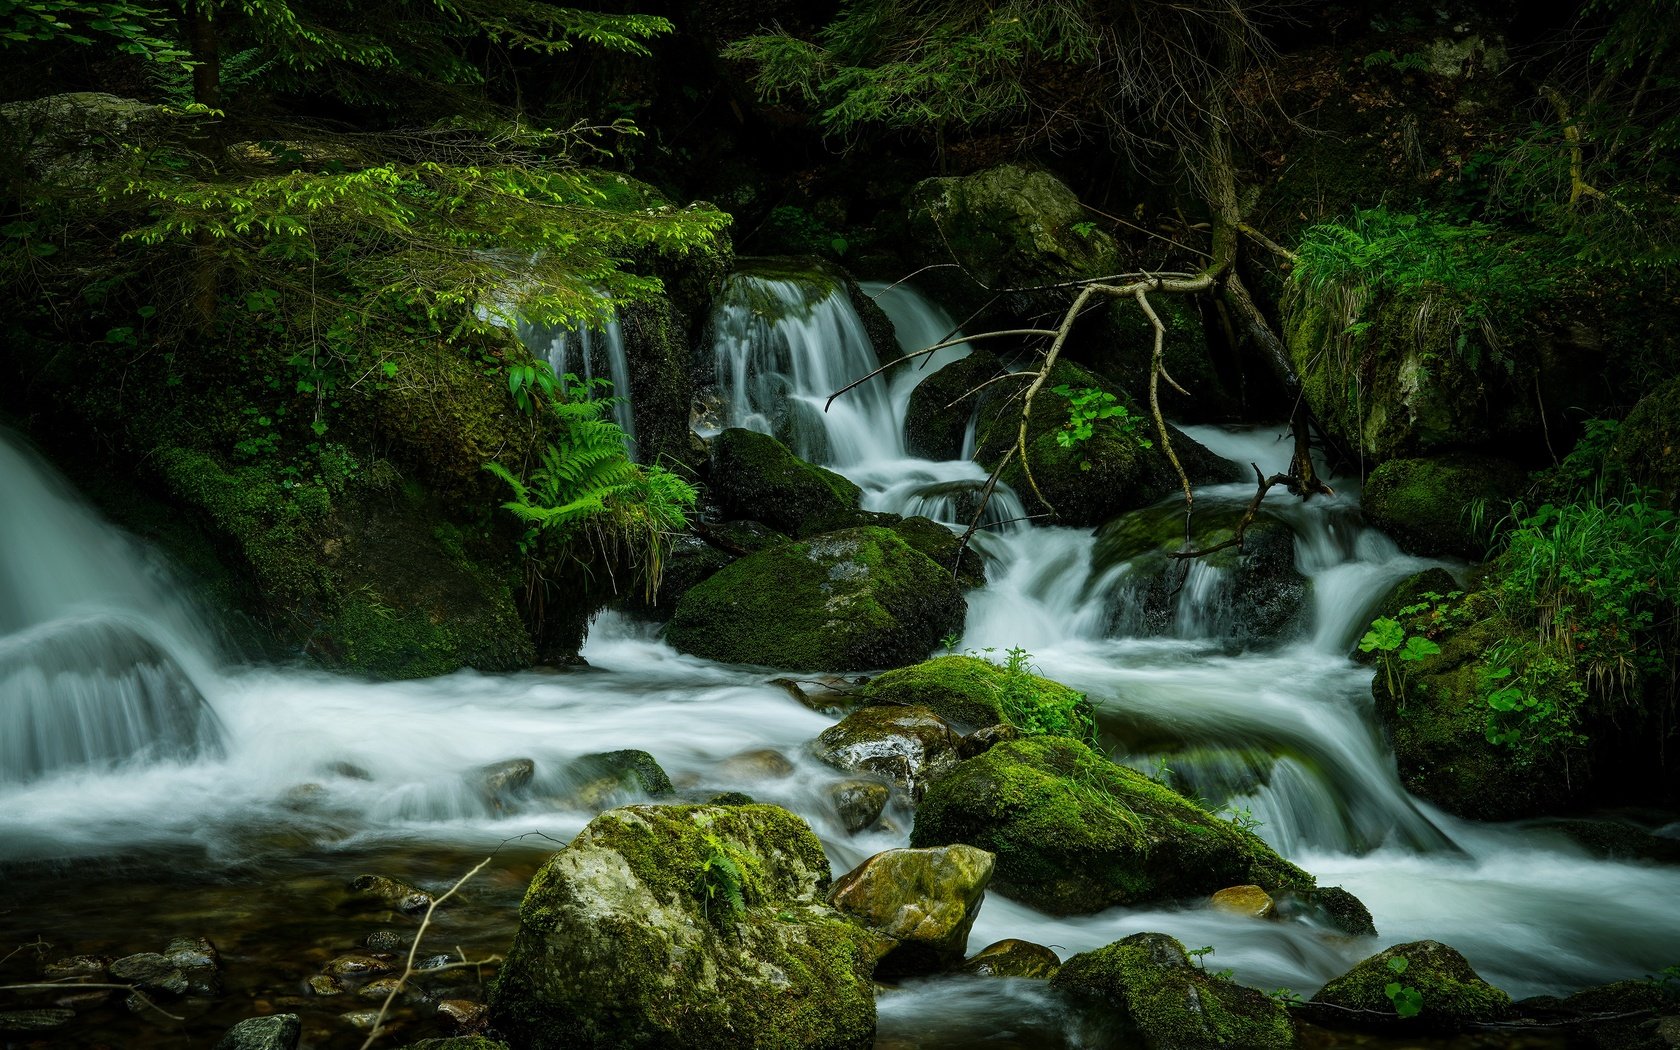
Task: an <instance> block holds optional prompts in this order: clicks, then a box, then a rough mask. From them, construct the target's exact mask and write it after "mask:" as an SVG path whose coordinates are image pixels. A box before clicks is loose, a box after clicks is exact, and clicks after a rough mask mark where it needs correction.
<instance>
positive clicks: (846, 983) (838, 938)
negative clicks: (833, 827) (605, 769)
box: [489, 806, 875, 1050]
mask: <svg viewBox="0 0 1680 1050" xmlns="http://www.w3.org/2000/svg"><path fill="white" fill-rule="evenodd" d="M720 858H721V859H722V860H727V861H729V862H730V863H729V865H728V866H720V864H719V860H720ZM708 862H711V863H710V864H708ZM731 867H732V868H734V869H735V870H737V871H740V872H743V873H745V877H743V878H741V879H739V881H738V883H737V885H738V889H739V891H740V894H741V897H740V899H739V901H738V903H739V904H740V907H739V908H733V907H730V906H729V905H728V904H727V903H726V900H727V897H728V896H729V893H728V892H727V889H728V887H727V886H720V885H719V884H718V880H729V879H732V878H733V876H731V875H729V874H728V872H729V869H730V868H731ZM829 878H830V876H829V870H828V861H827V858H826V857H825V856H824V854H823V849H822V844H821V843H820V842H819V841H818V840H817V838H816V836H815V835H813V834H812V833H811V831H810V829H809V828H808V827H806V825H805V823H804V822H803V821H801V820H800V819H799V818H798V817H796V816H794V815H793V814H791V813H788V812H787V811H785V810H782V809H779V808H777V807H774V806H731V807H715V806H629V807H625V808H623V809H615V810H612V811H610V812H607V813H603V814H601V815H600V816H598V817H596V818H595V819H594V820H592V821H591V822H590V823H589V825H588V826H587V827H586V828H584V830H583V831H582V832H581V833H579V835H578V836H577V838H575V839H574V840H573V841H572V843H571V844H570V845H568V846H567V847H566V848H565V849H563V850H561V851H560V852H559V853H556V854H555V855H554V856H552V857H551V858H550V859H549V861H548V863H547V864H545V865H544V866H543V868H542V870H541V871H539V872H538V873H537V875H536V877H535V878H534V879H533V880H532V882H531V887H530V889H529V891H528V892H527V893H526V895H525V901H524V903H523V904H522V905H521V907H520V913H519V914H520V928H519V933H518V934H517V936H516V937H515V938H514V942H513V946H512V947H511V948H510V949H509V951H508V953H507V961H506V962H505V963H503V965H502V970H501V975H500V977H499V978H498V979H497V982H496V984H495V986H494V989H493V991H492V994H491V999H490V1003H489V1005H490V1014H491V1020H492V1022H493V1023H494V1025H495V1027H496V1028H497V1030H498V1031H500V1032H502V1033H504V1034H505V1035H506V1036H507V1037H508V1039H509V1040H510V1041H511V1042H513V1043H514V1044H515V1045H518V1046H521V1047H525V1048H528V1050H559V1048H566V1050H572V1048H605V1047H618V1046H662V1047H670V1048H673V1050H684V1048H693V1050H699V1048H703V1047H704V1048H709V1047H717V1046H721V1045H731V1046H813V1047H815V1046H822V1047H830V1048H834V1050H854V1048H856V1050H862V1048H867V1047H869V1046H870V1045H871V1042H872V1039H873V1036H874V1029H875V1000H874V989H873V986H872V984H871V983H870V980H869V975H870V971H871V968H872V967H873V965H874V959H875V956H874V951H873V945H872V938H871V936H870V935H869V934H868V933H866V932H865V931H863V930H862V929H860V928H859V927H857V926H856V925H855V924H854V923H852V922H850V921H849V920H847V919H845V918H844V917H843V916H841V915H840V914H839V913H838V912H836V911H834V910H833V909H832V908H830V907H829V906H828V904H827V903H826V902H825V901H824V899H823V895H824V893H825V892H826V891H827V889H828V886H829ZM714 889H721V890H724V891H726V892H725V893H724V895H723V897H722V898H720V897H719V896H718V895H717V894H716V893H713V892H710V891H711V890H714ZM671 959H682V960H684V963H683V965H682V966H681V967H672V966H671V965H670V964H669V960H671ZM721 1033H727V1035H723V1034H721Z"/></svg>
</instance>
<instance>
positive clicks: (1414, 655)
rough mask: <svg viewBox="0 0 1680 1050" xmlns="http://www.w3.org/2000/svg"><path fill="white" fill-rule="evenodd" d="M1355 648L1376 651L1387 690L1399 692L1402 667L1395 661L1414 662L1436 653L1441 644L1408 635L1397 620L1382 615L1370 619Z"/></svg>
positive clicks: (1401, 683) (1368, 651)
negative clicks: (1368, 625)
mask: <svg viewBox="0 0 1680 1050" xmlns="http://www.w3.org/2000/svg"><path fill="white" fill-rule="evenodd" d="M1359 651H1360V652H1362V653H1377V654H1378V657H1379V659H1380V660H1381V662H1382V668H1383V675H1384V678H1385V680H1386V682H1387V685H1388V690H1389V692H1390V693H1392V694H1395V695H1399V694H1400V687H1401V686H1403V685H1404V684H1405V669H1404V668H1403V667H1397V666H1396V661H1399V662H1401V663H1417V662H1419V661H1421V660H1426V659H1428V658H1429V657H1431V656H1435V655H1437V654H1439V653H1440V651H1441V647H1440V646H1439V645H1438V644H1436V643H1435V642H1434V641H1431V640H1430V639H1428V638H1426V637H1424V636H1422V635H1416V634H1414V635H1409V636H1408V635H1407V633H1406V629H1405V627H1403V626H1401V624H1400V621H1398V620H1394V619H1390V618H1389V617H1387V616H1383V617H1379V618H1377V619H1376V620H1373V621H1372V622H1371V629H1370V630H1368V631H1366V632H1365V636H1364V637H1362V638H1360V639H1359Z"/></svg>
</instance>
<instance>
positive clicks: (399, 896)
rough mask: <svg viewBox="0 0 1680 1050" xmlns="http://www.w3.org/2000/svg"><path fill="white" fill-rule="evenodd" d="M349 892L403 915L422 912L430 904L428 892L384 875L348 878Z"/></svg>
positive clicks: (430, 896) (430, 898)
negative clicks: (393, 909)
mask: <svg viewBox="0 0 1680 1050" xmlns="http://www.w3.org/2000/svg"><path fill="white" fill-rule="evenodd" d="M350 892H351V894H352V895H354V896H355V897H357V898H359V899H361V900H367V901H376V902H378V903H380V904H383V905H385V906H386V907H388V908H395V909H397V910H398V911H400V912H402V913H403V914H405V915H412V914H414V913H415V912H422V911H425V910H426V909H427V908H429V907H431V906H432V895H431V894H430V893H427V892H426V891H425V890H421V889H416V888H414V887H413V886H410V885H409V884H408V883H406V882H398V881H397V880H396V879H392V878H387V877H386V876H384V875H357V876H356V877H355V878H353V879H351V880H350Z"/></svg>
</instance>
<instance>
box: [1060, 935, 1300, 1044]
mask: <svg viewBox="0 0 1680 1050" xmlns="http://www.w3.org/2000/svg"><path fill="white" fill-rule="evenodd" d="M1050 983H1051V984H1052V985H1053V986H1054V987H1056V988H1059V989H1061V990H1062V991H1064V992H1066V993H1068V994H1071V995H1073V996H1075V997H1078V998H1082V999H1085V1000H1088V1001H1094V1002H1098V1003H1102V1004H1104V1005H1106V1006H1109V1007H1111V1008H1113V1009H1114V1010H1115V1011H1116V1013H1117V1014H1118V1016H1119V1019H1120V1020H1121V1021H1122V1023H1123V1024H1125V1025H1126V1026H1127V1027H1128V1028H1129V1029H1131V1030H1132V1032H1133V1033H1134V1034H1135V1035H1136V1037H1137V1039H1138V1041H1139V1042H1140V1043H1141V1044H1142V1045H1143V1046H1144V1047H1146V1048H1148V1050H1223V1048H1229V1047H1242V1048H1243V1050H1287V1048H1289V1047H1293V1046H1294V1045H1295V1025H1294V1023H1293V1022H1292V1021H1291V1020H1290V1018H1289V1014H1288V1011H1286V1010H1285V1009H1284V1008H1283V1006H1281V1005H1280V1004H1279V1003H1277V1002H1275V1001H1274V1000H1272V999H1271V998H1270V997H1268V996H1266V995H1264V994H1263V993H1261V992H1258V991H1255V990H1254V989H1253V988H1245V987H1243V986H1242V985H1239V984H1233V983H1231V982H1230V981H1227V980H1224V979H1222V978H1219V977H1216V976H1214V975H1213V974H1210V973H1208V972H1207V971H1205V970H1203V969H1202V968H1201V967H1199V966H1196V965H1195V964H1194V963H1192V962H1191V961H1190V957H1189V955H1188V954H1187V953H1186V952H1185V950H1184V945H1183V944H1181V943H1179V942H1178V941H1177V940H1175V939H1174V938H1172V937H1169V936H1167V935H1166V934H1163V933H1137V934H1133V935H1132V936H1130V937H1127V938H1125V939H1123V940H1119V941H1115V942H1114V943H1113V944H1110V945H1108V946H1107V947H1104V948H1098V949H1097V950H1096V951H1094V952H1085V953H1083V954H1080V955H1076V956H1074V957H1073V958H1071V959H1069V960H1068V961H1067V962H1066V963H1064V964H1063V965H1062V968H1061V969H1060V970H1059V971H1057V973H1056V976H1055V977H1053V978H1051V981H1050ZM1127 1045H1130V1044H1127Z"/></svg>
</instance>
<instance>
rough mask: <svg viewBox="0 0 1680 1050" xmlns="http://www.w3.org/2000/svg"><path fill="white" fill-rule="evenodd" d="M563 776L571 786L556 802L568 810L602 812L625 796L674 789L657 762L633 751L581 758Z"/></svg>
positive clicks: (631, 749)
mask: <svg viewBox="0 0 1680 1050" xmlns="http://www.w3.org/2000/svg"><path fill="white" fill-rule="evenodd" d="M566 777H567V779H568V780H570V781H571V783H572V785H573V787H572V789H571V790H570V791H569V792H567V793H566V794H565V795H564V796H563V797H562V798H561V799H560V800H559V801H560V804H561V805H562V806H564V807H566V808H568V809H585V810H603V809H607V808H610V807H611V806H613V805H615V804H617V803H618V802H620V801H621V800H623V799H625V798H627V797H634V796H636V795H646V796H648V797H652V798H658V797H660V796H662V795H669V794H671V792H672V791H674V790H675V788H674V787H673V786H672V784H671V778H670V777H669V776H667V775H666V774H665V770H664V769H662V768H660V765H659V762H658V761H657V760H655V759H654V757H653V756H652V755H650V754H648V753H647V752H646V751H638V750H635V749H633V748H630V749H626V750H623V751H606V752H599V753H596V754H589V755H580V756H579V757H578V758H577V759H576V760H575V761H574V762H572V764H571V765H570V766H568V767H567V768H566Z"/></svg>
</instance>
